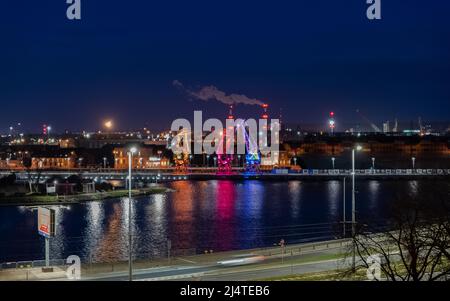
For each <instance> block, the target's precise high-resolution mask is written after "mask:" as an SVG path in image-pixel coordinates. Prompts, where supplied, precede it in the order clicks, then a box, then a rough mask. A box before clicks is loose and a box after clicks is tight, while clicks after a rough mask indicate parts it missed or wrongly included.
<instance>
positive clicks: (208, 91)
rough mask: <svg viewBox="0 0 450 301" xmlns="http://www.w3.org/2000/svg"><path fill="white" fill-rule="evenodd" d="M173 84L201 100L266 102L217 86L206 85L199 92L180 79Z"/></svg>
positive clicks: (228, 102)
mask: <svg viewBox="0 0 450 301" xmlns="http://www.w3.org/2000/svg"><path fill="white" fill-rule="evenodd" d="M172 84H173V85H174V86H175V87H177V88H179V89H181V90H183V91H185V92H186V93H188V94H189V95H190V96H192V97H194V98H196V99H199V100H203V101H208V100H217V101H220V102H222V103H224V104H227V105H231V104H239V103H241V104H246V105H263V104H264V103H263V102H262V101H260V100H258V99H255V98H249V97H247V96H245V95H240V94H230V95H227V94H226V93H225V92H223V91H220V90H219V89H217V88H216V87H215V86H205V87H203V88H201V89H200V90H198V91H197V92H195V91H191V90H189V89H187V88H185V87H184V85H183V83H181V82H180V81H178V80H174V81H173V82H172Z"/></svg>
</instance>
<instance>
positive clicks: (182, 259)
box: [176, 257, 196, 263]
mask: <svg viewBox="0 0 450 301" xmlns="http://www.w3.org/2000/svg"><path fill="white" fill-rule="evenodd" d="M176 258H177V259H179V260H181V261H185V262H189V263H196V262H195V261H191V260H187V259H184V258H181V257H176Z"/></svg>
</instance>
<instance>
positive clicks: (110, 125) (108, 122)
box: [104, 120, 113, 129]
mask: <svg viewBox="0 0 450 301" xmlns="http://www.w3.org/2000/svg"><path fill="white" fill-rule="evenodd" d="M104 126H105V128H107V129H111V128H112V127H113V122H112V120H107V121H106V122H105V124H104Z"/></svg>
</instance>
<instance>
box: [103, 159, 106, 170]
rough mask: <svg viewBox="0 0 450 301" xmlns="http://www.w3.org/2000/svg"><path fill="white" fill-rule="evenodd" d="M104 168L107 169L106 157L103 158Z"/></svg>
mask: <svg viewBox="0 0 450 301" xmlns="http://www.w3.org/2000/svg"><path fill="white" fill-rule="evenodd" d="M103 168H104V169H106V157H103Z"/></svg>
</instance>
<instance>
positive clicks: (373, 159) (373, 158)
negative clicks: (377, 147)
mask: <svg viewBox="0 0 450 301" xmlns="http://www.w3.org/2000/svg"><path fill="white" fill-rule="evenodd" d="M372 169H373V170H375V157H372Z"/></svg>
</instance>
